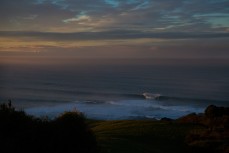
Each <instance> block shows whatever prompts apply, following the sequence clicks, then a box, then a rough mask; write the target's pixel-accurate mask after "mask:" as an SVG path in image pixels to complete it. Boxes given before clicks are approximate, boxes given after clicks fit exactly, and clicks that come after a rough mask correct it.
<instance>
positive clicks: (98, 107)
mask: <svg viewBox="0 0 229 153" xmlns="http://www.w3.org/2000/svg"><path fill="white" fill-rule="evenodd" d="M75 109H76V110H78V111H80V112H83V113H84V114H85V115H86V116H87V117H88V118H92V119H102V120H117V119H132V118H157V119H158V118H163V117H168V118H173V119H175V118H178V117H181V116H183V115H186V114H189V113H192V112H196V113H200V112H203V110H204V107H197V106H188V105H183V106H181V105H173V106H168V105H164V104H162V103H160V102H159V101H156V100H120V101H108V102H104V103H97V104H94V105H91V104H88V103H85V102H78V101H76V102H72V103H67V104H61V105H56V106H48V107H45V106H44V107H37V108H28V109H26V110H25V111H26V112H27V113H28V114H31V115H34V116H39V117H40V116H49V117H50V118H54V117H56V116H58V115H60V114H61V113H63V112H65V111H73V110H75Z"/></svg>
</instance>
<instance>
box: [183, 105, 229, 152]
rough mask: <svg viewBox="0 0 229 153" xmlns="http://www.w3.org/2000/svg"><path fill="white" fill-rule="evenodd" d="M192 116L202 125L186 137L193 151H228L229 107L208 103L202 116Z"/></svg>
mask: <svg viewBox="0 0 229 153" xmlns="http://www.w3.org/2000/svg"><path fill="white" fill-rule="evenodd" d="M188 117H189V119H190V115H189V116H188ZM188 117H186V119H187V118H188ZM192 117H193V118H194V119H195V121H198V124H200V125H203V127H204V128H202V129H199V130H194V131H192V132H191V133H190V134H188V135H187V137H186V141H187V143H188V145H189V146H190V147H191V148H192V149H193V150H194V151H195V152H209V153H229V141H228V140H229V108H226V107H217V106H214V105H210V106H208V107H207V108H206V110H205V113H204V114H203V115H202V116H199V117H197V115H192ZM190 120H191V119H190Z"/></svg>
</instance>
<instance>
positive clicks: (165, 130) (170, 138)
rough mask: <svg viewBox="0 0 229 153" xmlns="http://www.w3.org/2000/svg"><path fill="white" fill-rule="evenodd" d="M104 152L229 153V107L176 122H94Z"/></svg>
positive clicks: (207, 110)
mask: <svg viewBox="0 0 229 153" xmlns="http://www.w3.org/2000/svg"><path fill="white" fill-rule="evenodd" d="M90 125H91V127H92V129H93V131H94V132H95V134H96V136H97V142H98V144H99V145H100V147H101V152H102V153H197V152H198V153H203V152H208V153H229V141H228V140H229V108H223V107H216V106H209V107H208V108H206V110H205V112H204V113H203V114H195V113H193V114H189V115H187V116H184V117H182V118H179V119H177V120H166V121H164V120H161V121H151V120H129V121H128V120H123V121H96V122H95V121H94V122H91V123H90Z"/></svg>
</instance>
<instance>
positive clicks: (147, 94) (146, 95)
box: [142, 92, 161, 100]
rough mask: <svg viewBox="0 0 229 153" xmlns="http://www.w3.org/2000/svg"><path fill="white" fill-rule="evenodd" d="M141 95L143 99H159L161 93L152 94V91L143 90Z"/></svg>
mask: <svg viewBox="0 0 229 153" xmlns="http://www.w3.org/2000/svg"><path fill="white" fill-rule="evenodd" d="M142 95H143V96H144V97H145V99H155V100H159V99H160V97H161V94H154V93H148V92H145V93H143V94H142Z"/></svg>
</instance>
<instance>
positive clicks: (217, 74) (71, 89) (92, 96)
mask: <svg viewBox="0 0 229 153" xmlns="http://www.w3.org/2000/svg"><path fill="white" fill-rule="evenodd" d="M0 69H1V73H0V101H1V102H7V101H8V99H11V100H12V103H13V105H14V106H15V107H16V108H17V109H23V110H25V111H26V112H27V113H28V114H31V115H35V116H49V117H50V118H53V117H56V116H58V115H60V114H61V113H63V112H64V111H74V110H78V111H80V112H83V113H84V114H85V115H86V116H87V117H88V118H92V119H102V120H119V119H154V118H155V119H160V118H163V117H168V118H173V119H175V118H179V117H181V116H183V115H186V114H189V113H192V112H195V113H202V112H203V111H204V109H205V108H206V107H207V106H208V105H210V104H214V105H217V106H229V62H227V61H226V60H203V59H199V60H176V59H173V60H160V59H148V60H144V59H141V60H140V59H138V60H137V59H136V60H128V59H109V60H108V59H97V60H93V59H85V60H82V59H81V60H79V59H74V60H72V59H71V60H69V61H63V62H61V61H56V62H50V63H42V62H41V63H39V62H37V63H32V64H30V63H26V62H25V63H23V62H22V63H20V64H18V63H1V65H0Z"/></svg>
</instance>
